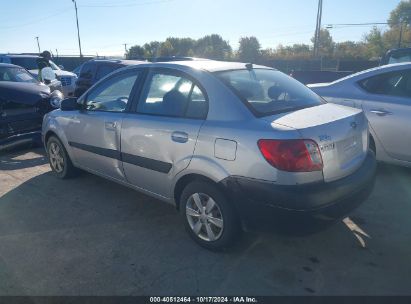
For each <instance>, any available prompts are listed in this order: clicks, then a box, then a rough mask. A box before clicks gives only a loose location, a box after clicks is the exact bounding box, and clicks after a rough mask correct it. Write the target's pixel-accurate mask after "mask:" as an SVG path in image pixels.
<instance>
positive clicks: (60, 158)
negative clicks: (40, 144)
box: [49, 142, 64, 173]
mask: <svg viewBox="0 0 411 304" xmlns="http://www.w3.org/2000/svg"><path fill="white" fill-rule="evenodd" d="M49 157H50V163H51V166H52V167H53V169H54V171H56V172H57V173H61V172H63V170H64V154H63V151H62V149H61V148H60V147H59V145H58V144H56V143H55V142H52V143H51V144H50V147H49Z"/></svg>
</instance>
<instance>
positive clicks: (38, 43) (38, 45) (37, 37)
mask: <svg viewBox="0 0 411 304" xmlns="http://www.w3.org/2000/svg"><path fill="white" fill-rule="evenodd" d="M34 39H37V47H38V48H39V53H41V50H40V42H39V36H36V37H34Z"/></svg>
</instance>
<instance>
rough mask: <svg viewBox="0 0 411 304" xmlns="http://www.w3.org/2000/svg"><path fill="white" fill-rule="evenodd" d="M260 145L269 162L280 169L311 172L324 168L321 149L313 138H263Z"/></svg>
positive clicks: (259, 142)
mask: <svg viewBox="0 0 411 304" xmlns="http://www.w3.org/2000/svg"><path fill="white" fill-rule="evenodd" d="M258 147H259V148H260V151H261V153H262V154H263V156H264V158H265V159H266V160H267V162H268V163H270V164H271V165H272V166H274V167H275V168H277V169H279V170H282V171H288V172H311V171H321V170H322V169H323V161H322V157H321V153H320V149H319V148H318V145H317V143H316V142H315V141H313V140H309V139H297V140H273V139H261V140H259V141H258Z"/></svg>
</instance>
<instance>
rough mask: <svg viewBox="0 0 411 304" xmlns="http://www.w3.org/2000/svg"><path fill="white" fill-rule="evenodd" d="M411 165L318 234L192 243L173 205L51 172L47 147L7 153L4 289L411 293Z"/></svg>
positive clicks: (384, 169) (0, 172)
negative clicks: (211, 245) (226, 244)
mask: <svg viewBox="0 0 411 304" xmlns="http://www.w3.org/2000/svg"><path fill="white" fill-rule="evenodd" d="M410 218H411V170H409V169H404V168H399V167H392V166H385V165H380V166H379V169H378V178H377V184H376V187H375V190H374V192H373V194H372V195H371V197H370V198H369V199H368V200H367V201H366V202H365V203H364V204H363V205H362V206H361V207H360V208H359V209H358V210H356V211H355V212H354V213H353V214H352V216H351V217H350V218H349V219H346V220H345V221H344V222H340V223H337V224H336V225H334V226H332V227H331V228H329V229H328V230H326V231H322V232H319V233H317V234H314V235H311V236H304V237H301V236H290V235H284V234H282V233H264V234H263V233H248V234H246V235H245V237H244V238H243V240H242V241H241V242H240V243H239V244H238V245H236V247H235V248H233V249H232V250H230V251H228V252H223V253H212V252H208V251H206V250H204V249H202V248H200V247H198V246H197V245H196V244H195V243H194V242H192V241H191V240H190V239H189V237H188V236H187V234H186V233H185V231H184V229H183V228H182V227H183V226H182V223H181V222H180V218H179V216H177V214H176V211H175V210H174V208H173V207H172V206H169V205H166V204H164V203H162V202H159V201H157V200H154V199H152V198H149V197H147V196H144V195H141V194H139V193H138V192H135V191H133V190H131V189H128V188H125V187H123V186H120V185H117V184H114V183H112V182H109V181H106V180H104V179H102V178H99V177H96V176H93V175H90V174H87V173H84V174H82V175H81V176H79V177H78V178H76V179H72V180H67V181H61V180H58V179H57V178H55V177H53V175H52V174H51V172H50V169H49V166H48V163H47V161H46V158H45V156H44V153H43V151H42V149H32V150H28V149H27V150H20V151H16V152H13V153H11V154H3V155H2V156H0V294H1V295H163V294H164V295H210V294H213V295H218V294H225V295H240V294H241V295H347V294H349V295H411V288H410V286H411V277H410V273H411V263H410V261H411V220H410Z"/></svg>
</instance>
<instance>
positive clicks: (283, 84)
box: [216, 69, 324, 116]
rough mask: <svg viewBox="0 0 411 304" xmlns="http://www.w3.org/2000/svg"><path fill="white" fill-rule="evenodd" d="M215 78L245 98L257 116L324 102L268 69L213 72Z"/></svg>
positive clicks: (283, 76) (283, 75)
mask: <svg viewBox="0 0 411 304" xmlns="http://www.w3.org/2000/svg"><path fill="white" fill-rule="evenodd" d="M216 75H217V77H218V78H219V79H221V80H222V81H223V82H224V83H225V84H226V85H228V86H229V87H230V88H231V89H232V90H233V91H234V92H235V93H236V94H237V95H239V96H240V97H241V99H243V100H245V101H246V102H247V104H248V105H249V106H250V107H251V109H252V111H253V112H254V113H255V114H256V115H258V116H268V115H272V114H275V113H281V112H289V111H293V110H296V109H301V108H307V107H313V106H317V105H320V104H322V103H324V101H323V100H322V99H321V98H320V97H319V96H318V95H316V94H315V93H314V92H312V91H311V90H310V89H308V88H307V87H306V86H304V85H303V84H302V83H300V82H298V81H297V80H295V79H293V78H291V77H289V76H287V75H285V74H283V73H282V72H279V71H276V70H270V69H250V70H232V71H224V72H217V73H216Z"/></svg>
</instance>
